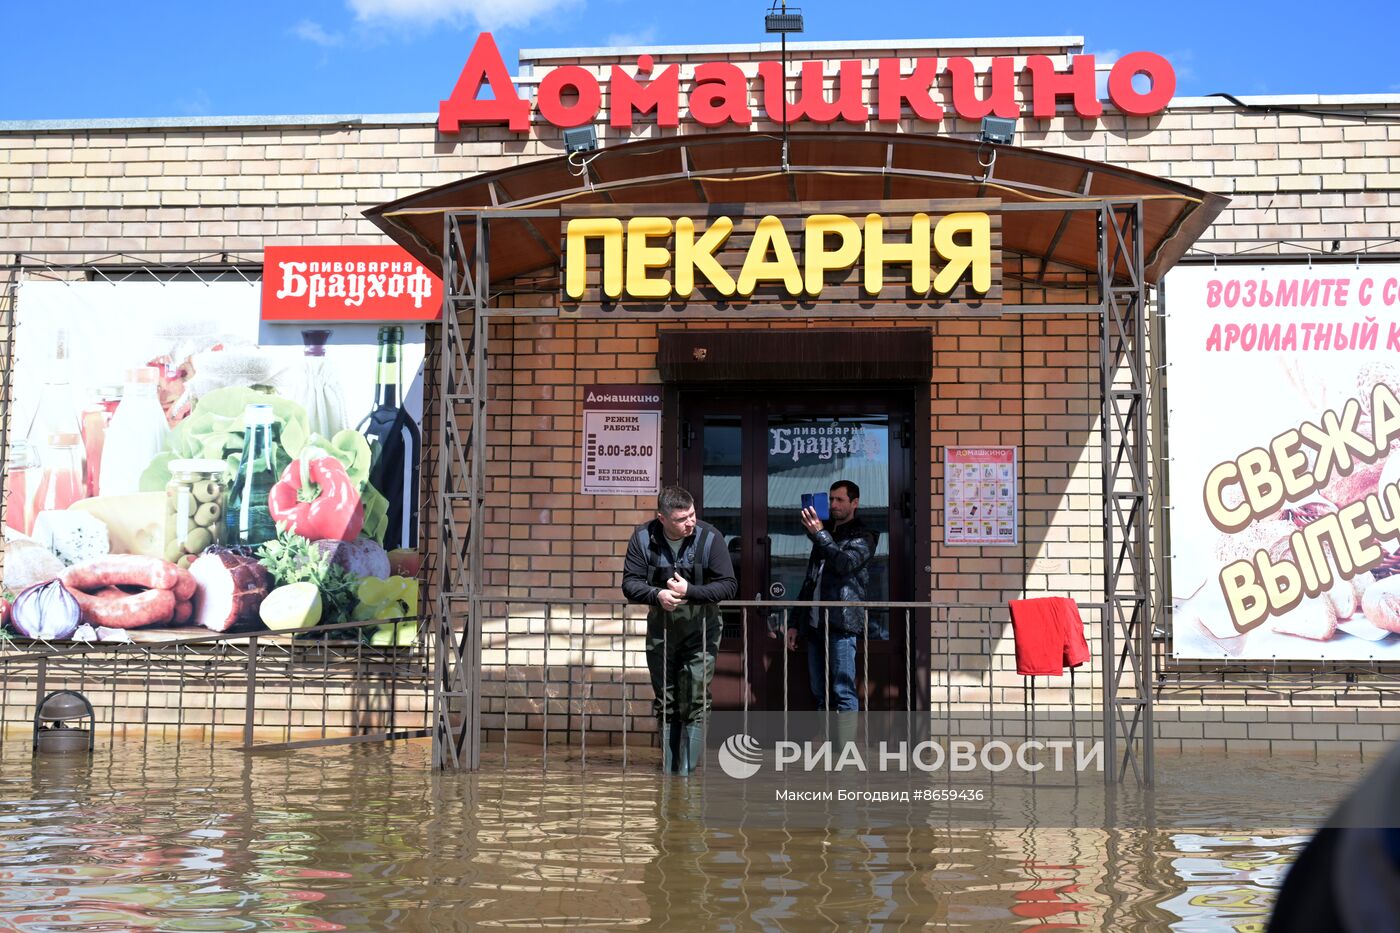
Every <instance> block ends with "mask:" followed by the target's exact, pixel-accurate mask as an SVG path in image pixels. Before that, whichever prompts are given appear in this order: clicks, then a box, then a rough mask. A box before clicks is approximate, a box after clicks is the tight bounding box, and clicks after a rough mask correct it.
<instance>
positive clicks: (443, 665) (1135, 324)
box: [428, 195, 1154, 785]
mask: <svg viewBox="0 0 1400 933" xmlns="http://www.w3.org/2000/svg"><path fill="white" fill-rule="evenodd" d="M1003 209H1013V210H1042V211H1065V212H1069V211H1093V212H1095V213H1096V215H1097V237H1098V258H1099V262H1098V269H1097V274H1096V275H1095V276H1093V277H1092V281H1090V282H1088V283H1086V284H1087V285H1088V287H1087V288H1086V289H1085V292H1086V294H1094V295H1095V296H1096V297H1098V298H1099V302H1098V303H1097V304H1088V303H1086V304H1081V305H1074V304H1071V305H1055V306H1027V307H1024V308H1016V309H1009V310H1014V311H1022V312H1026V311H1032V310H1034V311H1043V312H1055V313H1080V314H1097V315H1098V316H1099V319H1100V334H1099V364H1100V386H1099V389H1100V413H1099V415H1100V452H1101V462H1100V469H1101V480H1102V492H1103V512H1102V533H1103V537H1102V550H1101V558H1102V565H1103V598H1104V603H1105V606H1106V613H1105V617H1104V622H1103V625H1102V626H1101V631H1100V639H1101V642H1100V652H1101V656H1102V665H1103V666H1102V670H1103V683H1102V684H1101V693H1100V696H1101V702H1102V709H1101V713H1102V721H1103V733H1104V742H1105V760H1106V761H1107V762H1110V763H1111V765H1110V767H1109V768H1107V769H1106V771H1105V780H1106V781H1107V782H1110V783H1115V782H1123V781H1124V780H1125V779H1126V777H1127V774H1128V772H1129V771H1130V770H1131V772H1132V775H1133V777H1134V779H1135V781H1136V782H1137V783H1139V784H1146V785H1150V784H1151V783H1152V782H1153V779H1154V768H1153V754H1152V743H1153V734H1152V703H1153V692H1152V677H1153V674H1152V665H1153V652H1152V617H1153V602H1154V601H1153V596H1152V583H1153V581H1152V573H1151V559H1150V558H1151V550H1150V539H1149V534H1150V503H1149V491H1150V488H1151V484H1152V482H1153V478H1154V474H1153V473H1152V472H1151V471H1150V470H1149V464H1150V463H1151V462H1152V461H1153V458H1152V456H1151V451H1150V449H1149V445H1150V444H1152V443H1153V438H1152V437H1151V436H1150V435H1149V433H1148V430H1147V414H1148V403H1149V396H1150V386H1151V383H1150V382H1149V371H1148V365H1147V307H1148V289H1149V285H1148V281H1147V276H1146V268H1145V264H1144V255H1143V252H1144V251H1143V203H1142V200H1141V199H1108V198H1102V199H1093V198H1085V197H1083V196H1082V195H1080V196H1077V197H1076V199H1075V200H1074V201H1065V202H1051V203H1044V204H1014V205H1013V204H1005V205H1003ZM559 216H560V211H559V209H558V208H557V207H554V208H550V207H540V206H534V207H525V208H520V209H514V208H512V207H510V206H506V205H498V206H494V207H490V208H476V209H464V210H457V211H444V212H443V240H442V242H443V244H444V245H443V249H442V254H441V262H442V280H443V283H444V289H443V291H444V295H443V317H442V324H441V339H440V343H439V351H440V354H441V357H440V360H439V364H440V374H439V384H438V391H439V398H438V400H437V401H438V405H437V418H438V425H437V434H438V444H439V451H440V455H439V460H438V465H437V483H438V492H437V496H436V497H435V500H434V501H433V502H431V503H430V504H429V508H430V509H431V510H432V511H433V512H434V513H435V514H436V516H437V522H438V534H437V541H436V547H435V549H434V557H435V568H436V572H435V573H432V572H430V574H429V578H430V579H429V586H430V587H435V592H434V593H433V594H432V596H431V597H430V599H429V600H428V605H429V606H430V607H431V609H430V611H431V612H432V618H431V619H430V620H429V631H431V632H432V636H433V638H434V639H435V652H434V654H435V656H436V659H437V661H436V664H437V667H436V676H437V680H436V685H435V702H434V722H435V728H434V736H433V762H434V766H435V767H437V768H441V769H450V770H469V771H470V770H476V769H478V768H479V767H480V764H481V713H482V710H481V700H482V670H481V653H482V637H483V619H482V607H483V604H485V603H488V602H490V597H489V596H488V595H487V594H486V593H485V592H484V582H483V580H484V567H483V560H482V558H483V552H484V537H485V534H484V531H483V530H482V528H481V527H479V525H484V520H483V521H481V522H478V518H479V517H480V516H484V514H485V508H486V505H487V500H486V493H487V490H486V483H485V464H486V451H487V437H486V433H487V428H486V426H487V417H488V414H489V410H488V401H487V377H488V370H489V355H488V346H487V341H488V335H489V325H490V322H491V320H492V318H502V317H535V318H539V317H547V318H556V319H557V318H565V317H567V318H571V317H572V316H567V315H565V314H564V313H563V312H562V311H561V309H560V308H559V307H557V306H551V307H542V308H514V307H504V306H502V305H500V304H499V303H498V302H499V301H500V299H501V298H502V297H504V296H505V295H507V294H511V295H513V294H518V293H520V292H521V291H524V292H529V293H534V294H536V295H540V294H549V293H554V294H556V295H557V294H558V279H557V275H555V276H549V275H545V276H538V277H537V278H536V279H535V280H534V281H533V282H531V283H529V284H528V285H527V286H526V287H525V288H523V289H516V288H514V287H507V288H506V289H504V290H502V291H500V292H493V291H492V283H491V269H490V260H489V255H490V239H491V231H492V228H493V226H494V225H495V224H499V223H520V222H524V224H525V226H526V227H529V226H530V224H529V222H530V221H532V220H539V219H550V218H552V219H555V220H557V219H558V218H559ZM1063 223H1064V222H1063V221H1062V223H1061V226H1062V227H1063ZM1057 239H1058V238H1057ZM1052 248H1053V243H1052ZM502 284H503V285H504V284H505V283H502ZM689 316H690V317H692V318H693V319H696V320H699V319H702V318H708V319H714V318H717V317H729V318H732V317H735V315H734V314H733V313H732V312H730V313H728V314H726V313H724V312H719V311H716V312H714V313H707V312H706V311H705V310H704V309H703V308H696V309H695V314H693V315H689ZM799 316H802V317H806V316H813V317H830V316H832V315H831V314H829V313H822V312H813V313H812V314H811V315H808V314H807V313H805V312H804V313H803V314H802V315H799ZM763 317H769V318H771V317H776V315H773V314H772V313H769V314H766V315H764V314H757V315H756V314H753V313H748V314H746V315H744V318H745V319H747V320H754V319H759V318H763ZM464 318H465V320H464Z"/></svg>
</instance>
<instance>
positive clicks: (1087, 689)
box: [478, 596, 1127, 778]
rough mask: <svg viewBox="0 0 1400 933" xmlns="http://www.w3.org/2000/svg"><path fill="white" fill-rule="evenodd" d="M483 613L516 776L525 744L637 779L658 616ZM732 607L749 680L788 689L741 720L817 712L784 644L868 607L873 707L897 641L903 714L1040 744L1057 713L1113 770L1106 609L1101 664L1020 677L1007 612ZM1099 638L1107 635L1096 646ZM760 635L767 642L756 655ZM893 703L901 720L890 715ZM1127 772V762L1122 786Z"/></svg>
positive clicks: (538, 607) (868, 684) (784, 604)
mask: <svg viewBox="0 0 1400 933" xmlns="http://www.w3.org/2000/svg"><path fill="white" fill-rule="evenodd" d="M480 606H481V614H482V615H481V622H480V631H481V644H482V651H483V663H482V684H481V685H482V694H481V697H480V701H479V702H480V704H481V705H480V707H479V710H478V712H479V714H480V718H481V722H482V729H483V739H484V740H485V742H486V744H487V747H488V748H494V749H495V750H496V751H498V752H499V754H500V760H501V762H502V764H503V765H504V764H506V763H508V762H509V760H510V756H511V754H512V753H513V752H515V751H519V750H520V749H521V748H522V746H523V747H524V748H526V749H529V751H528V754H529V755H530V756H531V757H534V756H535V755H538V757H539V760H540V765H541V767H543V768H546V769H547V768H548V767H549V765H550V760H551V755H553V756H555V757H556V759H557V758H558V757H560V756H563V757H565V758H568V759H571V760H573V761H575V762H579V763H583V764H585V765H586V763H587V761H588V759H589V756H590V755H595V756H598V755H603V756H605V757H606V758H608V759H610V760H614V761H616V762H618V763H621V764H622V765H623V766H624V767H625V766H626V765H627V764H629V762H630V760H631V758H632V757H633V755H634V754H635V752H636V751H637V749H638V748H641V749H645V750H646V751H647V753H648V754H651V753H652V752H653V750H654V749H656V748H657V746H658V734H659V732H658V724H657V722H656V717H655V715H654V714H653V711H652V708H651V707H652V697H653V693H654V691H653V690H652V687H651V682H650V678H649V673H648V670H647V666H646V663H645V657H644V655H645V652H644V647H643V636H644V633H645V630H646V613H647V608H648V607H646V606H636V605H627V604H622V603H619V602H616V601H613V600H586V599H566V598H551V597H506V596H499V597H488V596H483V597H482V598H481V601H480ZM720 608H721V611H722V614H723V617H724V621H725V632H726V637H725V638H724V641H723V642H722V648H723V650H724V651H725V653H727V654H729V655H730V656H731V657H737V659H738V662H739V663H738V670H739V671H740V672H741V675H743V674H746V673H747V672H749V671H750V670H751V665H752V664H753V663H754V662H755V660H756V655H759V654H764V655H767V656H768V657H769V658H772V657H773V656H774V655H776V657H777V658H778V659H779V660H778V662H777V663H778V665H779V668H778V670H776V671H775V672H773V676H775V677H777V678H778V679H779V682H780V683H781V686H782V689H781V694H780V696H779V698H778V700H777V702H776V703H770V702H766V701H764V700H762V699H760V698H759V697H758V696H757V695H755V694H754V693H753V692H752V690H751V687H752V684H751V683H750V682H749V681H748V680H747V679H746V678H745V677H744V676H741V677H740V678H739V680H740V693H739V701H738V702H737V703H735V704H733V707H732V708H733V709H734V710H735V711H736V712H740V713H743V714H748V713H750V712H753V713H760V712H763V713H766V712H780V713H781V712H795V711H800V710H805V709H811V708H812V697H811V695H810V692H808V691H805V690H801V689H799V690H798V691H796V692H794V691H793V690H791V689H790V688H789V685H790V684H791V683H792V682H793V681H794V680H795V679H796V680H800V681H801V682H803V683H805V680H806V678H805V676H803V672H802V671H801V670H797V671H794V665H795V664H796V663H797V662H796V660H794V655H793V654H792V653H790V652H788V651H786V650H782V646H781V645H780V644H779V639H781V638H782V636H783V634H784V633H785V631H786V629H787V623H788V621H789V619H790V618H791V617H792V614H793V613H795V612H799V611H808V610H816V611H822V610H829V609H838V608H839V609H846V608H855V609H858V610H859V611H860V612H861V613H862V618H863V620H864V624H863V625H862V629H863V631H862V632H861V633H859V634H857V636H856V637H857V664H858V669H857V694H858V696H860V697H861V698H862V704H861V707H862V709H865V708H867V703H866V701H867V700H869V698H870V697H871V696H872V695H873V693H874V688H875V686H876V684H875V682H874V681H872V679H871V673H870V663H871V659H872V657H873V656H874V654H875V652H874V651H872V647H873V646H875V645H876V644H877V643H878V642H881V641H888V643H889V644H891V645H892V646H893V647H894V648H895V650H896V654H902V658H901V669H900V671H899V675H900V676H902V679H903V683H902V684H895V685H894V686H897V687H899V688H900V689H898V690H897V691H896V694H897V696H898V702H897V703H895V704H893V705H892V708H893V710H894V711H896V712H906V713H927V715H928V716H930V717H931V718H934V719H938V718H939V717H942V718H943V719H945V720H949V721H952V720H954V719H957V720H959V721H960V722H961V723H962V727H963V728H967V727H969V725H971V727H972V728H975V727H976V723H978V722H982V723H986V724H987V728H988V730H989V734H990V731H992V730H994V729H997V728H1002V729H1004V728H1005V726H1006V723H1007V722H1008V721H1009V720H1010V719H1013V718H1017V717H1019V720H1020V722H1021V723H1022V724H1023V729H1022V730H1021V731H1023V733H1024V734H1025V735H1027V736H1030V735H1033V734H1035V733H1036V732H1037V731H1038V730H1041V729H1042V728H1044V727H1046V726H1047V725H1048V719H1047V717H1050V716H1052V715H1054V716H1058V717H1060V719H1061V721H1062V722H1067V723H1069V724H1070V725H1069V726H1068V728H1069V730H1070V732H1071V734H1072V733H1073V730H1074V729H1075V728H1076V727H1075V726H1074V724H1075V723H1081V724H1083V725H1084V727H1085V728H1086V729H1087V730H1088V732H1089V733H1090V734H1089V735H1084V736H1081V737H1084V738H1095V739H1104V741H1105V746H1106V752H1107V754H1106V760H1108V761H1113V760H1115V754H1114V746H1113V743H1112V737H1113V732H1112V723H1111V719H1110V718H1109V717H1110V716H1111V712H1112V711H1111V702H1110V701H1109V700H1107V699H1106V698H1105V695H1104V693H1103V689H1102V686H1103V684H1104V682H1105V681H1104V679H1103V678H1102V676H1101V674H1102V671H1103V663H1102V661H1103V657H1104V633H1103V624H1104V621H1105V607H1104V605H1103V604H1101V603H1080V609H1081V611H1082V612H1083V614H1084V617H1085V622H1086V624H1087V626H1088V629H1089V631H1087V632H1086V636H1088V637H1090V642H1091V644H1096V645H1097V647H1096V648H1095V649H1094V650H1093V651H1092V652H1091V658H1090V660H1089V662H1088V663H1087V664H1086V665H1085V666H1083V667H1080V668H1069V669H1068V670H1067V671H1066V673H1065V674H1064V675H1063V676H1061V677H1058V678H1055V677H1048V676H1023V675H1019V674H1017V673H1016V658H1015V653H1014V650H1013V648H1012V641H1011V630H1010V628H1009V623H1010V618H1009V614H1008V610H1007V608H1006V607H1005V606H1004V605H987V604H982V603H931V602H929V603H924V602H820V601H796V600H788V601H777V600H774V601H745V600H736V601H730V602H725V603H723V604H722V605H721V607H720ZM1090 632H1092V633H1094V634H1097V635H1098V636H1099V637H1098V638H1097V639H1094V638H1093V637H1092V636H1091V635H1090ZM768 633H771V634H768ZM881 635H887V636H888V638H881V637H878V636H881ZM760 637H761V638H764V639H765V642H766V644H758V643H756V639H757V638H760ZM794 673H796V674H797V677H796V678H794V677H793V674H794ZM886 673H888V671H887V672H886ZM887 686H888V685H887ZM881 705H883V707H884V708H886V709H890V708H891V704H889V703H885V704H881ZM1013 714H1014V715H1013ZM993 723H997V724H998V725H996V726H993V725H992V724H993ZM558 746H564V750H563V751H562V752H561V751H559V750H558ZM1126 766H1127V765H1126V763H1120V764H1119V769H1118V770H1119V776H1120V778H1121V776H1122V770H1121V769H1122V768H1125V767H1126Z"/></svg>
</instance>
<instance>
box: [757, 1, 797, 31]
mask: <svg viewBox="0 0 1400 933" xmlns="http://www.w3.org/2000/svg"><path fill="white" fill-rule="evenodd" d="M763 29H764V31H765V32H771V33H774V34H783V35H786V34H788V33H790V32H801V31H802V11H801V10H799V9H798V8H797V7H793V8H792V9H788V5H787V4H786V3H782V4H779V3H774V4H773V6H771V7H770V8H769V10H768V15H767V16H765V17H763Z"/></svg>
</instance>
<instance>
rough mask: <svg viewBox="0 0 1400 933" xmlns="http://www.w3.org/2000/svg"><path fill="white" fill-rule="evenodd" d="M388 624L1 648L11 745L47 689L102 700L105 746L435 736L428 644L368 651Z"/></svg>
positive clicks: (0, 678) (100, 733)
mask: <svg viewBox="0 0 1400 933" xmlns="http://www.w3.org/2000/svg"><path fill="white" fill-rule="evenodd" d="M384 624H386V623H385V621H384V620H382V619H376V620H373V621H369V622H347V623H342V624H339V625H325V626H317V627H316V628H315V629H312V630H310V631H308V632H302V633H297V634H295V635H293V634H286V633H277V632H266V631H264V632H224V633H218V634H214V633H211V634H208V635H200V636H194V637H184V638H177V639H171V640H169V641H159V642H44V641H35V640H30V639H22V638H15V637H9V638H5V639H3V640H0V712H2V713H3V725H4V729H5V732H6V734H7V737H9V738H11V739H12V738H13V737H14V736H15V735H16V734H23V735H25V736H27V734H28V731H29V730H30V729H32V727H33V717H34V706H35V704H36V703H37V702H38V700H39V699H40V698H42V697H43V696H44V695H45V694H46V693H47V692H49V691H53V690H76V691H78V692H80V693H82V694H84V695H85V696H87V697H88V699H89V700H90V701H91V702H92V704H93V707H94V710H95V713H96V716H95V721H94V729H95V733H96V737H97V739H98V740H99V741H102V740H106V741H108V742H110V741H112V740H114V739H118V738H135V739H140V740H146V739H149V738H151V737H152V735H153V734H154V735H157V736H160V737H167V738H177V739H179V740H181V741H196V740H197V741H202V742H208V743H210V744H213V743H214V742H216V741H219V740H223V741H234V742H239V741H241V744H242V746H243V747H244V748H246V749H249V750H272V749H280V748H299V747H307V746H316V745H332V744H343V743H348V742H374V741H387V740H390V739H398V738H411V737H418V736H428V735H431V731H430V727H429V724H430V721H431V719H430V714H431V707H432V689H433V688H432V679H431V671H432V666H431V664H430V663H429V661H430V658H429V654H428V650H427V647H426V646H425V642H424V640H423V639H422V638H421V637H420V638H418V639H417V640H415V641H414V643H413V644H411V645H406V646H402V647H399V646H377V645H373V644H370V643H369V641H370V636H371V634H372V633H373V632H374V630H376V629H378V628H379V627H380V626H383V625H384Z"/></svg>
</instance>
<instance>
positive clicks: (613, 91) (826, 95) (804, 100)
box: [438, 32, 1176, 133]
mask: <svg viewBox="0 0 1400 933" xmlns="http://www.w3.org/2000/svg"><path fill="white" fill-rule="evenodd" d="M1067 59H1068V67H1067V68H1066V67H1064V65H1065V57H1059V58H1052V57H1051V56H1049V55H1027V56H1025V57H1024V58H1023V59H1022V58H1015V57H1012V56H1010V55H998V56H993V57H991V58H978V59H975V60H974V59H970V58H959V57H950V58H932V57H930V58H915V59H912V64H911V60H910V59H908V58H899V57H891V58H881V59H878V60H876V61H875V62H874V63H873V64H872V63H870V62H867V61H864V60H860V59H853V60H849V61H842V62H834V63H828V62H824V61H804V62H802V63H801V64H800V67H799V69H798V75H797V77H796V92H795V93H793V91H792V90H789V91H788V100H787V101H786V103H785V102H784V100H783V97H784V94H783V92H784V81H783V72H782V65H781V64H780V63H779V62H776V61H765V62H759V63H758V66H757V74H756V75H755V74H753V73H752V72H746V71H744V69H742V68H741V67H740V66H739V65H737V64H734V63H733V62H724V61H708V62H700V63H697V64H693V65H692V64H687V65H685V66H684V68H685V71H684V74H683V73H682V66H681V65H680V64H678V63H672V64H670V65H666V66H664V67H662V66H660V65H658V63H657V62H656V60H655V58H654V57H653V56H651V55H640V56H638V57H637V60H636V64H635V65H634V66H633V65H628V66H626V67H624V66H621V65H612V66H610V68H609V69H608V72H607V74H605V75H603V74H599V73H598V72H595V71H590V70H589V69H587V68H584V67H582V66H580V65H561V66H559V67H556V68H550V69H548V70H546V71H544V72H543V74H542V75H540V76H539V83H538V87H537V89H536V92H535V94H534V99H533V100H531V99H530V96H529V95H527V94H522V93H521V91H520V89H519V88H517V87H516V85H515V82H514V81H513V80H512V79H511V77H510V72H509V71H508V70H507V69H506V64H505V61H504V60H503V59H502V58H501V53H500V50H499V49H498V48H497V47H496V41H495V39H493V38H492V36H491V34H490V33H489V32H483V33H481V34H480V35H479V36H477V40H476V44H475V45H474V46H473V47H472V50H471V54H470V55H468V56H467V62H466V64H465V65H464V66H463V67H462V73H461V75H460V76H459V77H458V78H457V84H456V85H455V86H454V87H453V89H452V94H451V96H450V97H448V99H447V100H444V101H441V102H440V103H439V105H438V129H439V130H440V131H441V132H443V133H458V132H461V130H462V127H463V126H464V125H467V126H470V125H479V124H504V125H505V126H508V127H509V128H510V129H511V130H512V131H513V132H516V133H524V132H528V131H529V129H530V123H531V120H532V119H533V115H534V114H538V116H539V118H540V120H541V121H542V122H544V123H547V124H550V125H552V126H557V127H562V128H568V127H574V126H583V125H584V124H591V123H596V122H598V121H599V120H600V119H601V120H605V121H606V122H607V123H608V125H610V126H612V127H615V128H617V129H631V128H632V127H633V124H634V121H635V120H636V119H637V118H638V117H643V118H644V119H646V120H654V121H655V122H656V124H657V126H660V127H666V128H671V127H676V126H679V125H680V121H681V114H682V113H685V114H687V115H688V116H689V117H690V119H692V120H694V121H695V122H696V123H699V124H700V125H702V126H708V127H716V126H725V125H732V126H740V127H748V126H750V125H751V124H753V123H754V122H755V121H756V120H762V121H776V122H779V123H782V122H783V121H784V120H786V121H787V122H789V123H799V122H807V123H819V124H831V123H848V124H853V125H857V126H864V125H866V124H867V123H868V122H869V121H871V120H874V121H875V122H876V123H885V124H898V123H900V122H901V121H903V120H907V119H909V117H910V116H913V117H914V118H916V119H918V120H921V121H924V122H931V123H936V122H938V121H940V120H942V119H944V117H945V116H956V117H959V118H961V119H964V120H980V119H981V118H982V117H985V116H987V115H989V114H991V115H994V116H998V117H1020V116H1025V114H1024V113H1023V112H1022V104H1021V101H1019V100H1018V99H1017V90H1018V85H1024V87H1025V88H1026V91H1025V98H1026V101H1027V102H1028V103H1029V104H1030V116H1031V117H1033V118H1035V119H1037V120H1044V119H1049V118H1051V117H1054V116H1055V115H1056V114H1057V113H1058V112H1059V109H1060V107H1061V105H1062V104H1067V105H1068V106H1070V107H1071V108H1072V109H1073V111H1074V113H1075V114H1076V115H1077V116H1079V117H1082V118H1085V119H1092V118H1095V117H1098V116H1099V115H1100V114H1102V113H1103V104H1102V103H1101V102H1100V99H1099V88H1098V80H1097V71H1098V62H1097V61H1096V60H1095V58H1094V56H1093V55H1071V56H1067ZM1139 78H1141V80H1139ZM792 80H793V79H791V78H789V81H788V83H789V84H791V83H792ZM868 85H870V86H872V87H873V90H874V93H873V95H868V94H867V86H868ZM828 87H830V88H831V90H830V91H828ZM1106 90H1107V93H1108V99H1109V101H1110V102H1111V103H1112V104H1113V106H1114V107H1116V108H1117V109H1118V111H1119V112H1120V113H1125V114H1130V115H1134V116H1146V115H1150V114H1154V113H1161V112H1162V111H1163V110H1165V109H1166V108H1167V104H1169V103H1170V102H1171V99H1172V95H1173V94H1175V93H1176V72H1175V71H1174V70H1173V69H1172V65H1171V62H1169V61H1167V60H1166V59H1165V58H1163V57H1162V56H1161V55H1158V54H1157V53H1155V52H1129V53H1127V54H1125V55H1121V56H1119V57H1118V58H1117V60H1116V61H1115V62H1114V63H1113V65H1112V67H1111V68H1110V70H1109V71H1108V86H1107V89H1106ZM871 96H873V98H874V101H875V106H874V107H871V106H870V105H869V104H868V103H867V100H869V99H870V97H871ZM754 100H757V101H760V102H761V107H755V106H753V105H752V104H751V102H752V101H754ZM605 101H606V102H607V103H605Z"/></svg>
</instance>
